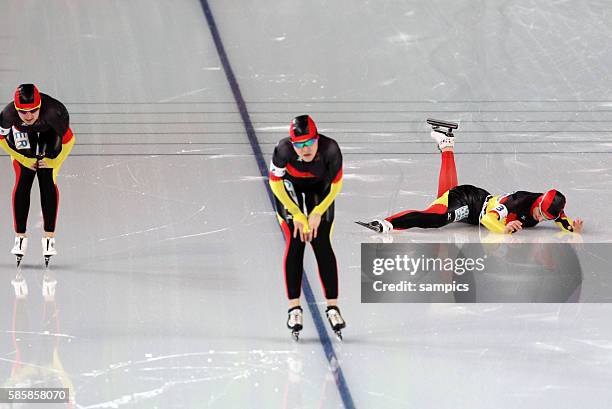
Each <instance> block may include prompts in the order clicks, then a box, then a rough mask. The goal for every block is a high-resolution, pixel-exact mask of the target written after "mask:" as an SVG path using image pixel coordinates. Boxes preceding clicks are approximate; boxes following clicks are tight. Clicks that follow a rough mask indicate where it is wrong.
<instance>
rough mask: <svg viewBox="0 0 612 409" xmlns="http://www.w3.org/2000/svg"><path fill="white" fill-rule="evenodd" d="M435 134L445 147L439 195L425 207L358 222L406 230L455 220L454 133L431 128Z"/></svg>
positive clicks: (382, 228)
mask: <svg viewBox="0 0 612 409" xmlns="http://www.w3.org/2000/svg"><path fill="white" fill-rule="evenodd" d="M431 138H432V139H433V140H434V141H435V142H436V144H437V145H438V148H439V149H440V151H441V153H442V154H441V159H442V162H441V164H440V175H439V177H438V198H437V199H436V200H435V201H434V202H433V203H431V204H430V205H429V207H427V208H426V209H424V210H406V211H403V212H400V213H397V214H394V215H392V216H389V217H387V218H385V219H384V220H381V219H375V220H372V221H370V222H357V224H359V225H361V226H364V227H367V228H369V229H371V230H374V231H376V232H378V233H386V232H389V231H391V230H404V229H409V228H412V227H420V228H424V229H427V228H438V227H442V226H445V225H447V224H448V223H450V222H452V220H450V219H449V217H448V214H447V213H448V192H449V191H450V190H451V189H452V188H454V187H456V186H457V184H458V178H457V169H456V166H455V156H454V146H455V140H454V137H453V136H448V135H447V134H445V133H443V132H439V131H435V130H434V131H431Z"/></svg>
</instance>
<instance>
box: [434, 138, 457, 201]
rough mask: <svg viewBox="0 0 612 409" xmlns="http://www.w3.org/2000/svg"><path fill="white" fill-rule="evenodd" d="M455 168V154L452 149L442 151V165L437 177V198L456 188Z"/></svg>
mask: <svg viewBox="0 0 612 409" xmlns="http://www.w3.org/2000/svg"><path fill="white" fill-rule="evenodd" d="M457 184H458V180H457V168H456V167H455V154H454V153H453V149H452V148H445V149H443V150H442V163H441V165H440V176H439V177H438V197H441V196H442V195H443V194H444V193H446V192H448V191H449V190H451V189H452V188H454V187H455V186H457Z"/></svg>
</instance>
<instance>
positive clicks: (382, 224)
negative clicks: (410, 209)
mask: <svg viewBox="0 0 612 409" xmlns="http://www.w3.org/2000/svg"><path fill="white" fill-rule="evenodd" d="M355 223H357V224H358V225H360V226H363V227H366V228H368V229H370V230H374V231H375V232H376V233H388V232H390V231H391V230H393V225H392V224H391V222H389V221H387V220H384V219H375V220H372V221H371V222H359V221H357V222H355Z"/></svg>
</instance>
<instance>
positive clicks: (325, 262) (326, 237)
mask: <svg viewBox="0 0 612 409" xmlns="http://www.w3.org/2000/svg"><path fill="white" fill-rule="evenodd" d="M332 231H333V221H332V222H329V221H327V220H321V224H320V225H319V229H318V231H317V237H316V238H315V239H313V240H312V242H311V244H312V249H313V250H314V253H315V257H316V259H317V266H318V269H319V279H320V280H321V285H322V286H323V292H324V294H325V299H326V300H327V305H336V304H337V299H338V266H337V263H336V255H335V254H334V250H333V248H332V245H331V235H332Z"/></svg>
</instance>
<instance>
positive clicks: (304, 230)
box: [293, 219, 311, 242]
mask: <svg viewBox="0 0 612 409" xmlns="http://www.w3.org/2000/svg"><path fill="white" fill-rule="evenodd" d="M298 233H299V235H300V240H301V241H302V242H305V241H310V238H309V237H310V235H311V232H310V229H308V227H307V226H306V227H304V224H302V223H300V222H298V221H297V220H295V219H294V220H293V238H296V237H297V235H298Z"/></svg>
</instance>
